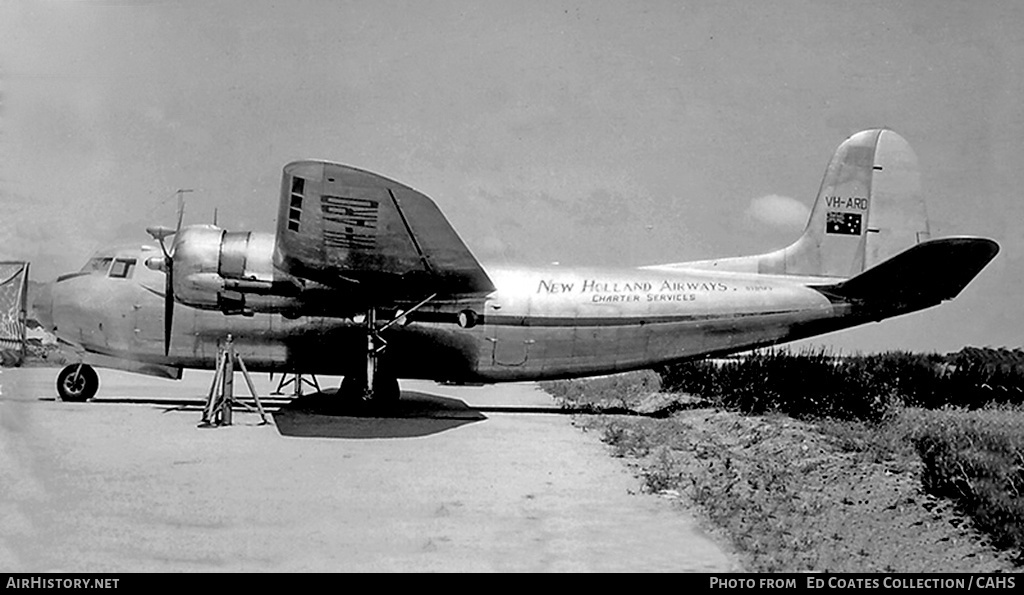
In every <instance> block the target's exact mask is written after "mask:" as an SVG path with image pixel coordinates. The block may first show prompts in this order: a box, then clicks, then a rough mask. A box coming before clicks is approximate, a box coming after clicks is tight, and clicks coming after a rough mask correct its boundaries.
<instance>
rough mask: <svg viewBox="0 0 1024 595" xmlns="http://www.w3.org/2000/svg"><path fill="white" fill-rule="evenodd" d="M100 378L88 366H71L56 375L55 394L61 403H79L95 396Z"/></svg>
mask: <svg viewBox="0 0 1024 595" xmlns="http://www.w3.org/2000/svg"><path fill="white" fill-rule="evenodd" d="M99 388H100V377H99V375H98V374H96V370H94V369H93V368H92V366H90V365H88V364H71V365H70V366H67V367H66V368H64V369H63V370H61V371H60V374H58V375H57V394H58V395H59V396H60V400H61V401H67V402H72V403H80V402H82V401H88V400H89V399H91V398H93V397H95V396H96V391H98V390H99Z"/></svg>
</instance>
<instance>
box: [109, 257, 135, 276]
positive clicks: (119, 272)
mask: <svg viewBox="0 0 1024 595" xmlns="http://www.w3.org/2000/svg"><path fill="white" fill-rule="evenodd" d="M134 270H135V259H134V258H117V259H114V266H112V267H110V276H111V277H113V278H115V279H127V278H129V277H131V276H132V271H134Z"/></svg>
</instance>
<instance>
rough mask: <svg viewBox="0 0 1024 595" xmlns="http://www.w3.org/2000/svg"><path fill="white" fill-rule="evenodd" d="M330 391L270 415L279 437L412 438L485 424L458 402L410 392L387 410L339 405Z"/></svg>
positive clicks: (481, 417) (300, 399)
mask: <svg viewBox="0 0 1024 595" xmlns="http://www.w3.org/2000/svg"><path fill="white" fill-rule="evenodd" d="M333 392H334V391H327V392H321V393H315V394H311V395H304V396H301V397H296V398H295V399H294V400H292V401H291V402H290V403H287V404H285V405H283V406H281V408H280V409H278V410H277V411H276V412H275V413H274V414H273V416H274V423H275V424H276V425H277V430H278V432H280V433H281V435H282V436H289V437H293V438H348V439H366V438H413V437H418V436H429V435H431V434H438V433H441V432H444V431H447V430H451V429H454V428H458V427H460V426H464V425H467V424H471V423H474V422H478V421H482V420H485V419H487V416H485V415H484V414H483V413H481V412H480V411H479V410H478V409H475V408H473V407H470V406H469V405H467V404H466V403H465V402H464V401H461V400H459V399H453V398H451V397H441V396H438V395H431V394H427V393H421V392H415V391H402V398H401V399H400V400H399V401H397V402H395V403H392V404H389V405H388V406H387V407H382V406H379V405H374V404H373V403H363V402H359V401H354V400H351V399H340V398H338V397H337V395H335V394H333Z"/></svg>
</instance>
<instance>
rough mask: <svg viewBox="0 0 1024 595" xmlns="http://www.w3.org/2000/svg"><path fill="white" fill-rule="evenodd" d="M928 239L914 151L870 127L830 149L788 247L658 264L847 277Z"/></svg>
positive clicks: (896, 137) (889, 133) (899, 138)
mask: <svg viewBox="0 0 1024 595" xmlns="http://www.w3.org/2000/svg"><path fill="white" fill-rule="evenodd" d="M928 239H929V231H928V218H927V215H926V213H925V208H924V197H923V196H922V193H921V175H920V173H919V172H918V169H917V156H916V155H914V151H913V150H912V149H911V148H910V145H909V144H908V143H907V141H906V140H904V139H903V137H902V136H900V135H898V134H896V133H895V132H893V131H892V130H887V129H874V130H865V131H863V132H858V133H857V134H855V135H853V136H851V137H850V138H848V139H846V141H844V142H843V143H842V144H841V145H839V148H838V149H836V152H835V155H833V156H832V160H831V161H830V162H829V164H828V168H827V169H826V170H825V177H824V178H823V179H822V181H821V188H820V189H819V190H818V198H817V200H815V202H814V207H813V208H812V209H811V217H810V219H809V220H808V222H807V227H806V228H804V233H803V235H802V236H800V238H799V239H798V240H797V241H796V242H794V243H793V244H792V245H790V246H789V247H787V248H783V249H782V250H776V251H775V252H770V253H768V254H760V255H757V256H741V257H736V258H723V259H717V260H703V261H698V262H689V263H677V264H672V265H661V267H670V268H671V267H675V268H699V269H715V270H720V271H737V272H757V273H763V274H775V275H798V276H806V277H829V278H843V279H848V278H850V277H854V276H856V275H858V274H860V273H861V272H863V271H865V270H867V269H869V268H871V267H873V266H875V265H877V264H879V263H881V262H883V261H885V260H887V259H888V258H890V257H892V256H894V255H896V254H898V253H900V252H902V251H904V250H906V249H907V248H910V247H911V246H915V245H917V244H918V243H920V242H924V241H926V240H928ZM654 268H658V267H654Z"/></svg>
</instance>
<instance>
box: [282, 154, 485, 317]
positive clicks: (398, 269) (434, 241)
mask: <svg viewBox="0 0 1024 595" xmlns="http://www.w3.org/2000/svg"><path fill="white" fill-rule="evenodd" d="M274 264H275V265H276V266H277V267H278V268H280V269H281V270H283V271H285V272H287V273H289V274H291V275H295V276H298V277H302V278H306V279H310V280H313V281H316V282H319V283H323V284H324V285H328V286H332V287H344V288H346V289H354V287H353V285H356V286H358V287H355V289H358V290H359V291H360V293H361V294H362V295H364V296H366V297H368V298H369V299H372V300H374V301H378V302H381V301H384V302H390V301H396V300H404V299H421V298H423V297H425V296H427V295H430V294H432V293H437V294H438V297H439V298H458V297H473V296H481V295H486V294H488V293H490V292H492V291H494V285H493V284H492V283H491V280H490V278H488V276H487V273H486V272H484V270H483V268H482V267H481V266H480V263H479V262H477V260H476V258H474V257H473V255H472V253H470V251H469V249H468V248H467V247H466V245H465V244H464V243H463V242H462V239H461V238H459V236H458V234H456V233H455V230H454V229H452V226H451V225H450V224H449V223H448V220H447V219H445V217H444V215H442V214H441V211H440V210H439V209H438V208H437V205H436V204H434V201H432V200H430V199H429V198H427V197H426V196H424V195H423V194H421V193H419V192H417V191H415V190H413V189H412V188H409V187H407V186H403V185H402V184H399V183H398V182H395V181H393V180H389V179H388V178H385V177H383V176H379V175H377V174H374V173H371V172H368V171H363V170H360V169H356V168H354V167H349V166H347V165H341V164H339V163H331V162H328V161H296V162H294V163H289V164H288V165H286V166H285V168H284V175H283V177H282V180H281V205H280V209H279V211H278V219H277V247H276V250H275V253H274Z"/></svg>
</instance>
